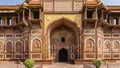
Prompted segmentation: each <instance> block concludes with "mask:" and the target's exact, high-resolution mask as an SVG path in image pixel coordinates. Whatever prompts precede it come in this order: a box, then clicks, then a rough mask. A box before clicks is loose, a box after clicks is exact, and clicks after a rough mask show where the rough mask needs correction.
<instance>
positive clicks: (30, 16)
mask: <svg viewBox="0 0 120 68" xmlns="http://www.w3.org/2000/svg"><path fill="white" fill-rule="evenodd" d="M31 18H32V15H31V9H30V8H29V19H31Z"/></svg>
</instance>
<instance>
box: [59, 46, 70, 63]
mask: <svg viewBox="0 0 120 68" xmlns="http://www.w3.org/2000/svg"><path fill="white" fill-rule="evenodd" d="M67 61H68V51H67V50H66V49H64V48H63V49H61V50H59V62H67Z"/></svg>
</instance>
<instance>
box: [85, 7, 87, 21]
mask: <svg viewBox="0 0 120 68" xmlns="http://www.w3.org/2000/svg"><path fill="white" fill-rule="evenodd" d="M84 16H85V19H87V8H85V13H84Z"/></svg>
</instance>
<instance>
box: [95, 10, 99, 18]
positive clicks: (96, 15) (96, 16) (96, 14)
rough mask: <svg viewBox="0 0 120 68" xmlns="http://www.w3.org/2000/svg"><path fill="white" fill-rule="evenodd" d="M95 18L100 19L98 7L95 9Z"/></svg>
mask: <svg viewBox="0 0 120 68" xmlns="http://www.w3.org/2000/svg"><path fill="white" fill-rule="evenodd" d="M95 19H98V13H97V8H96V9H95Z"/></svg>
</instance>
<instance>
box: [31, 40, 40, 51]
mask: <svg viewBox="0 0 120 68" xmlns="http://www.w3.org/2000/svg"><path fill="white" fill-rule="evenodd" d="M32 52H33V53H40V52H41V42H40V41H39V40H38V39H35V40H33V42H32Z"/></svg>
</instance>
